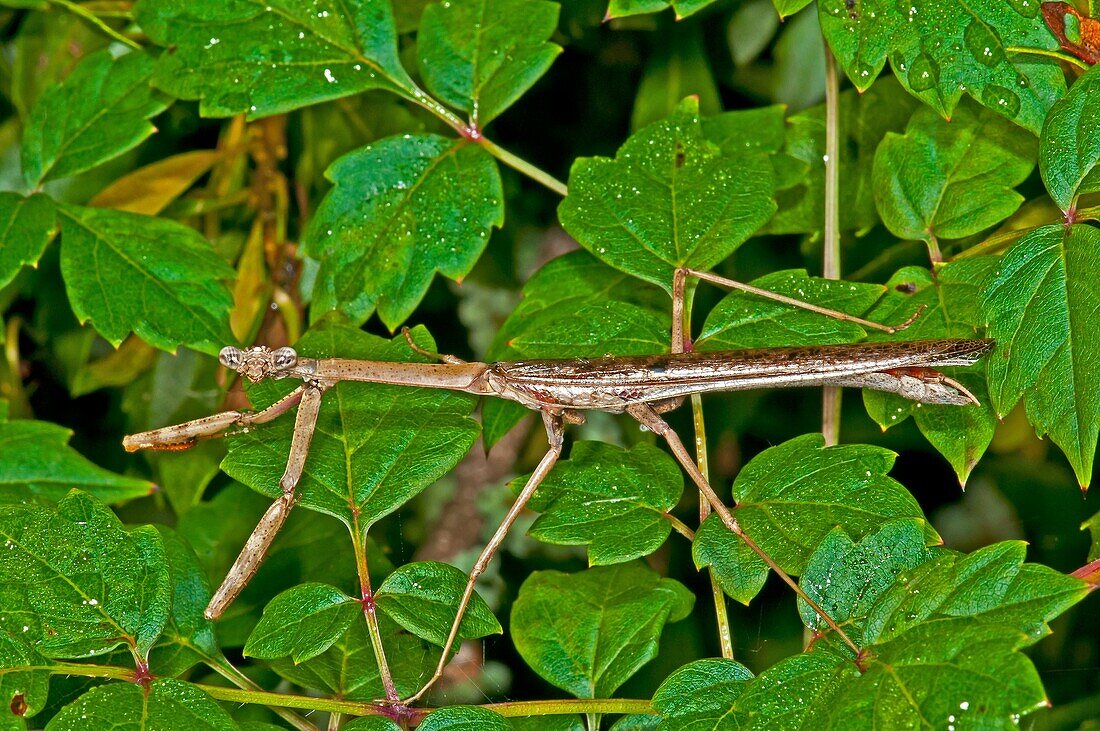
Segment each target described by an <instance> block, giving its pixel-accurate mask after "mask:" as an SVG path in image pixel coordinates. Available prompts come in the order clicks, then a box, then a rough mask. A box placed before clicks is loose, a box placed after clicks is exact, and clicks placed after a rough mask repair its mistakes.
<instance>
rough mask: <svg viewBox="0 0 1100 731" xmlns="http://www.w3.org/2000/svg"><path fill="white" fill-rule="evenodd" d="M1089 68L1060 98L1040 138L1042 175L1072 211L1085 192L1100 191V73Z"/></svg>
mask: <svg viewBox="0 0 1100 731" xmlns="http://www.w3.org/2000/svg"><path fill="white" fill-rule="evenodd" d="M1096 68H1097V67H1095V66H1094V67H1093V68H1091V69H1089V71H1087V72H1086V73H1085V74H1083V75H1082V76H1081V78H1079V79H1078V80H1077V81H1076V82H1075V83H1074V84H1073V86H1072V87H1071V88H1070V90H1069V93H1068V94H1066V95H1065V96H1064V97H1062V98H1061V99H1059V100H1058V101H1057V102H1056V103H1055V104H1054V107H1053V108H1051V110H1050V114H1048V115H1047V118H1046V122H1044V124H1043V131H1042V134H1040V135H1039V172H1041V173H1042V174H1043V183H1045V184H1046V186H1047V190H1048V191H1050V197H1051V198H1053V199H1054V202H1055V203H1057V204H1058V207H1059V208H1061V209H1062V210H1063V211H1069V209H1070V208H1072V207H1073V206H1074V204H1075V203H1076V201H1077V197H1078V196H1079V195H1081V194H1083V193H1091V192H1095V191H1097V190H1100V173H1097V172H1096V170H1097V167H1096V166H1097V164H1098V163H1100V132H1098V131H1097V129H1096V124H1095V122H1096V119H1097V118H1100V71H1097V70H1096Z"/></svg>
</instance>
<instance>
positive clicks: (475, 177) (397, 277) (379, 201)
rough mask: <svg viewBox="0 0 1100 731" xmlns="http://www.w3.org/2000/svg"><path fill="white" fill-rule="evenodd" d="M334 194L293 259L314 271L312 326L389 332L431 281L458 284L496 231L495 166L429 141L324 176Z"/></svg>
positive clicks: (363, 153) (389, 145)
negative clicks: (333, 315) (312, 263)
mask: <svg viewBox="0 0 1100 731" xmlns="http://www.w3.org/2000/svg"><path fill="white" fill-rule="evenodd" d="M325 175H326V177H328V179H329V180H331V181H332V182H333V183H335V187H334V188H333V189H332V190H331V191H330V192H329V193H328V195H327V196H325V199H324V200H323V201H322V202H321V205H320V207H319V208H318V209H317V213H316V215H314V217H313V219H312V220H311V221H310V225H309V228H308V229H307V231H306V234H305V239H304V241H303V247H302V253H303V254H305V255H307V256H311V257H313V258H315V259H318V260H319V261H320V263H321V267H320V271H319V272H318V274H317V285H316V289H315V290H314V294H313V297H314V301H313V307H312V310H311V311H312V313H313V314H312V316H313V318H314V319H317V318H319V317H321V316H322V315H323V314H325V313H327V312H330V311H332V310H339V311H340V312H342V313H344V314H345V315H347V316H348V317H349V318H350V319H351V320H353V321H354V322H358V323H361V322H364V321H365V320H366V319H367V318H368V317H369V316H370V315H371V313H372V312H373V311H374V310H375V309H376V308H377V310H378V316H379V317H380V318H381V319H382V322H383V323H385V324H386V326H387V327H389V328H390V329H391V330H392V329H394V328H396V327H397V326H398V325H400V324H401V323H402V322H404V321H405V320H406V319H407V318H408V317H409V315H411V314H412V312H413V310H415V309H416V306H417V305H418V304H420V300H421V299H422V298H423V297H424V295H425V293H426V292H427V291H428V286H429V285H430V284H431V282H432V278H433V277H434V276H435V273H436V272H437V271H438V272H440V273H441V274H443V275H444V276H446V277H450V278H451V279H457V280H461V279H462V278H463V277H464V276H466V275H467V274H469V273H470V270H471V269H472V268H473V266H474V264H475V263H476V262H477V260H478V257H479V256H481V252H482V251H483V250H484V248H485V244H486V243H488V240H489V233H490V232H491V231H492V229H493V228H494V227H498V228H499V227H500V225H501V224H502V223H503V222H504V206H503V198H504V195H503V192H502V190H501V183H500V172H499V171H498V169H497V166H496V163H495V162H494V161H493V159H492V158H491V157H490V156H489V154H488V153H487V152H485V151H484V150H483V149H482V148H481V147H479V146H478V145H474V144H470V143H469V142H464V141H458V140H449V139H447V138H445V137H440V136H438V135H415V136H414V135H402V136H400V137H396V136H395V137H387V138H386V139H383V140H380V141H378V142H375V143H373V144H371V145H367V146H366V147H363V148H360V149H359V150H356V151H354V152H350V153H348V154H347V155H344V156H343V157H341V158H340V159H339V160H337V161H336V162H335V163H333V164H332V166H331V167H330V168H329V169H328V171H327V172H326V173H325Z"/></svg>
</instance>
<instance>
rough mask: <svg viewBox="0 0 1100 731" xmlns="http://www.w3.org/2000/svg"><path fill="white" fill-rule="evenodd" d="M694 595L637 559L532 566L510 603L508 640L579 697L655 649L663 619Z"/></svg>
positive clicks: (682, 612) (617, 680)
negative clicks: (572, 566)
mask: <svg viewBox="0 0 1100 731" xmlns="http://www.w3.org/2000/svg"><path fill="white" fill-rule="evenodd" d="M693 603H694V597H693V596H692V594H691V593H690V592H689V591H688V590H687V589H686V588H685V587H684V586H683V585H682V584H680V583H679V582H677V581H674V580H672V579H662V578H660V577H659V576H658V575H657V574H656V573H655V572H654V571H652V570H651V569H649V568H648V567H646V566H644V565H643V564H640V563H637V562H634V563H627V564H618V565H615V566H599V567H596V568H591V569H588V570H586V571H582V572H580V573H577V574H563V573H561V572H560V571H536V572H535V573H533V574H531V576H530V577H528V578H527V580H526V581H525V582H523V586H522V587H520V590H519V597H518V598H517V599H516V603H515V604H514V605H513V606H512V619H511V632H512V641H513V642H515V645H516V649H517V650H518V651H519V654H520V656H522V657H523V659H524V661H525V662H526V663H527V664H528V665H529V666H530V667H531V668H532V669H533V670H534V671H535V672H537V673H538V674H539V675H540V676H541V677H542V678H543V679H544V680H546V681H548V682H550V683H552V684H554V685H555V686H557V687H559V688H561V689H562V690H565V691H567V692H569V693H572V694H573V695H575V696H577V697H578V698H598V697H604V696H609V695H611V694H612V693H613V692H615V689H616V688H618V687H619V686H620V685H622V684H623V683H624V682H625V681H626V680H627V679H628V678H629V677H630V676H632V675H633V674H634V673H635V672H636V671H637V670H638V668H640V667H641V666H642V665H644V664H645V663H647V662H649V661H650V660H652V659H653V658H654V657H655V656H656V654H657V641H658V639H659V638H660V635H661V631H662V630H663V629H664V626H665V623H666V622H676V621H679V620H681V619H683V618H684V617H686V616H687V615H688V614H689V613H690V611H691V606H692V604H693Z"/></svg>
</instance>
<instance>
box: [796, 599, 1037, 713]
mask: <svg viewBox="0 0 1100 731" xmlns="http://www.w3.org/2000/svg"><path fill="white" fill-rule="evenodd" d="M1023 640H1024V637H1023V635H1021V634H1020V633H1019V632H1018V631H1016V630H1013V629H1011V628H1009V627H1004V626H999V625H995V624H983V623H981V622H975V621H974V620H971V619H942V620H936V621H933V622H927V623H925V624H922V625H920V626H917V627H915V628H913V629H912V630H910V631H908V632H906V633H905V634H904V635H902V636H900V637H898V638H897V639H896V640H893V641H891V642H887V643H884V644H881V645H875V646H874V647H873V648H872V649H871V651H870V652H869V653H868V658H869V661H868V662H866V666H867V667H866V670H865V671H864V672H863V674H861V675H860V676H858V677H857V678H853V679H851V680H850V682H847V683H845V684H844V685H843V686H842V687H841V688H839V689H838V692H837V693H836V694H835V695H833V696H832V697H831V698H829V700H828V702H827V703H819V704H818V708H817V710H818V714H817V715H816V716H815V717H814V724H813V726H814V727H816V728H844V729H879V728H915V727H921V726H923V727H926V728H949V727H951V726H956V727H966V728H1009V727H1011V726H1013V725H1015V724H1016V723H1018V720H1017V719H1016V718H1015V717H1018V716H1019V715H1020V714H1022V713H1027V712H1029V711H1033V710H1035V709H1037V708H1038V707H1039V706H1042V705H1046V704H1047V703H1048V701H1047V700H1046V695H1045V694H1044V692H1043V686H1042V683H1041V682H1040V680H1039V674H1038V673H1037V672H1036V670H1035V667H1034V666H1033V665H1032V664H1031V661H1030V660H1029V659H1028V658H1027V657H1026V656H1025V655H1023V654H1022V653H1019V652H1017V651H1016V650H1017V649H1018V648H1019V647H1020V646H1021V645H1022V644H1023Z"/></svg>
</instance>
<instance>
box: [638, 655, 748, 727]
mask: <svg viewBox="0 0 1100 731" xmlns="http://www.w3.org/2000/svg"><path fill="white" fill-rule="evenodd" d="M751 679H752V672H751V671H750V670H749V669H748V668H747V667H745V666H744V665H742V664H741V663H739V662H735V661H733V660H727V659H725V658H707V659H704V660H696V661H695V662H690V663H688V664H687V665H684V666H683V667H681V668H679V669H678V670H676V672H674V673H672V674H671V675H669V676H668V677H667V678H665V680H664V682H662V683H661V687H659V688H657V692H655V693H654V694H653V707H654V708H656V709H657V710H658V711H659V712H660V714H661V716H662V717H663V718H662V721H661V724H662V725H661V726H659V727H658V728H662V729H667V728H696V727H697V725H698V727H699V728H703V727H709V728H717V727H718V726H719V725H720V723H719V722H720V721H721V718H722V715H723V714H724V713H725V711H726V709H727V708H728V707H729V703H730V702H732V701H733V700H735V699H736V698H737V696H738V695H740V693H741V691H742V690H743V689H744V687H745V683H746V681H749V680H751ZM674 719H675V725H674V724H673V720H674ZM711 724H713V725H711Z"/></svg>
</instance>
